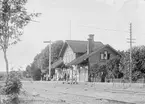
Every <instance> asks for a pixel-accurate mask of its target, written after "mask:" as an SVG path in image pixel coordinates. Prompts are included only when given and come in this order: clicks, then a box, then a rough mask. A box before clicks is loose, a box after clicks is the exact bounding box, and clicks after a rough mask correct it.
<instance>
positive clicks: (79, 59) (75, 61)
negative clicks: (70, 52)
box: [67, 53, 88, 66]
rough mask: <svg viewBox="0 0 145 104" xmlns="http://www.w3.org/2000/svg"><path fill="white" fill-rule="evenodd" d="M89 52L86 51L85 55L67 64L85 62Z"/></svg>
mask: <svg viewBox="0 0 145 104" xmlns="http://www.w3.org/2000/svg"><path fill="white" fill-rule="evenodd" d="M87 56H88V55H87V53H85V54H84V55H82V56H80V57H78V58H76V59H74V60H73V61H71V62H70V63H68V64H67V65H68V66H71V65H77V64H80V63H81V62H83V61H84V60H86V59H87V58H88V57H87Z"/></svg>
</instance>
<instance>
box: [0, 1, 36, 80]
mask: <svg viewBox="0 0 145 104" xmlns="http://www.w3.org/2000/svg"><path fill="white" fill-rule="evenodd" d="M26 3H27V0H0V4H1V8H0V20H1V21H0V47H1V49H2V50H3V53H4V59H5V63H6V71H7V76H8V72H9V64H8V58H7V50H8V47H9V46H10V45H14V44H17V43H18V42H19V41H20V36H21V35H22V34H23V28H24V27H25V26H26V25H27V24H28V23H29V22H30V21H32V20H33V17H38V16H39V13H30V14H29V13H28V12H27V10H26V8H25V4H26ZM7 78H8V77H7Z"/></svg>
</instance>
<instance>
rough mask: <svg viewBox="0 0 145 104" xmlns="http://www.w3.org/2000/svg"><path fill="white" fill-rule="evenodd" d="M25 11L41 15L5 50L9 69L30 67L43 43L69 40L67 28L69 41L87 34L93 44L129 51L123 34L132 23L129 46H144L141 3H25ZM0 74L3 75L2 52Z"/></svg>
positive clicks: (72, 0) (143, 7)
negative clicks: (131, 38) (93, 40)
mask: <svg viewBox="0 0 145 104" xmlns="http://www.w3.org/2000/svg"><path fill="white" fill-rule="evenodd" d="M137 1H138V2H137ZM26 8H27V9H28V11H29V12H40V13H42V15H41V17H39V18H38V19H37V21H38V22H31V23H30V24H29V25H28V26H27V27H26V28H25V30H24V35H23V36H22V37H21V40H22V41H21V42H20V43H18V44H17V45H15V46H12V47H10V48H9V50H8V51H9V52H8V59H9V64H10V67H19V66H22V67H25V66H26V65H28V64H30V63H32V61H33V58H34V57H35V55H36V54H37V53H40V52H41V50H42V49H44V48H45V46H46V45H47V44H46V43H43V41H46V40H52V41H55V40H68V39H70V27H71V39H72V40H87V38H88V34H95V41H101V42H103V43H104V44H110V45H111V46H112V47H114V48H115V49H117V50H125V49H128V48H129V44H128V43H127V39H126V38H128V37H129V33H127V32H124V31H129V22H132V24H133V37H134V38H135V39H136V40H135V42H136V43H135V44H133V45H145V41H144V40H145V29H144V28H145V1H144V0H114V1H113V0H28V4H27V6H26ZM70 21H71V26H70ZM98 28H99V29H98ZM105 29H109V30H119V31H108V30H105ZM0 71H5V62H4V59H3V53H2V52H0Z"/></svg>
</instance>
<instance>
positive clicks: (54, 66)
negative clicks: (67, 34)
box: [51, 58, 63, 68]
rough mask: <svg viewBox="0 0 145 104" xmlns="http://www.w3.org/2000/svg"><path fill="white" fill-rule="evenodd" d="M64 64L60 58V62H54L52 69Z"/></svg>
mask: <svg viewBox="0 0 145 104" xmlns="http://www.w3.org/2000/svg"><path fill="white" fill-rule="evenodd" d="M62 64H63V60H62V59H61V58H60V59H59V60H57V61H56V62H54V63H53V64H52V66H51V68H57V67H58V66H60V65H62Z"/></svg>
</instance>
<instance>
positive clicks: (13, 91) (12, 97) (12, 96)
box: [2, 71, 22, 104]
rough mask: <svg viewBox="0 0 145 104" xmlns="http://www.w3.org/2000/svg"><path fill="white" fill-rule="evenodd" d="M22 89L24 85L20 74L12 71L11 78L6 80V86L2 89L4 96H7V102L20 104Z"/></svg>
mask: <svg viewBox="0 0 145 104" xmlns="http://www.w3.org/2000/svg"><path fill="white" fill-rule="evenodd" d="M21 88H22V83H21V81H20V76H19V74H18V73H17V72H16V71H11V72H10V73H9V78H8V79H7V80H6V82H5V85H4V86H3V88H2V94H3V95H6V96H7V98H8V100H7V101H8V102H11V104H18V103H17V102H18V95H19V93H20V90H21ZM12 102H14V103H12ZM8 104H9V103H8Z"/></svg>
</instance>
